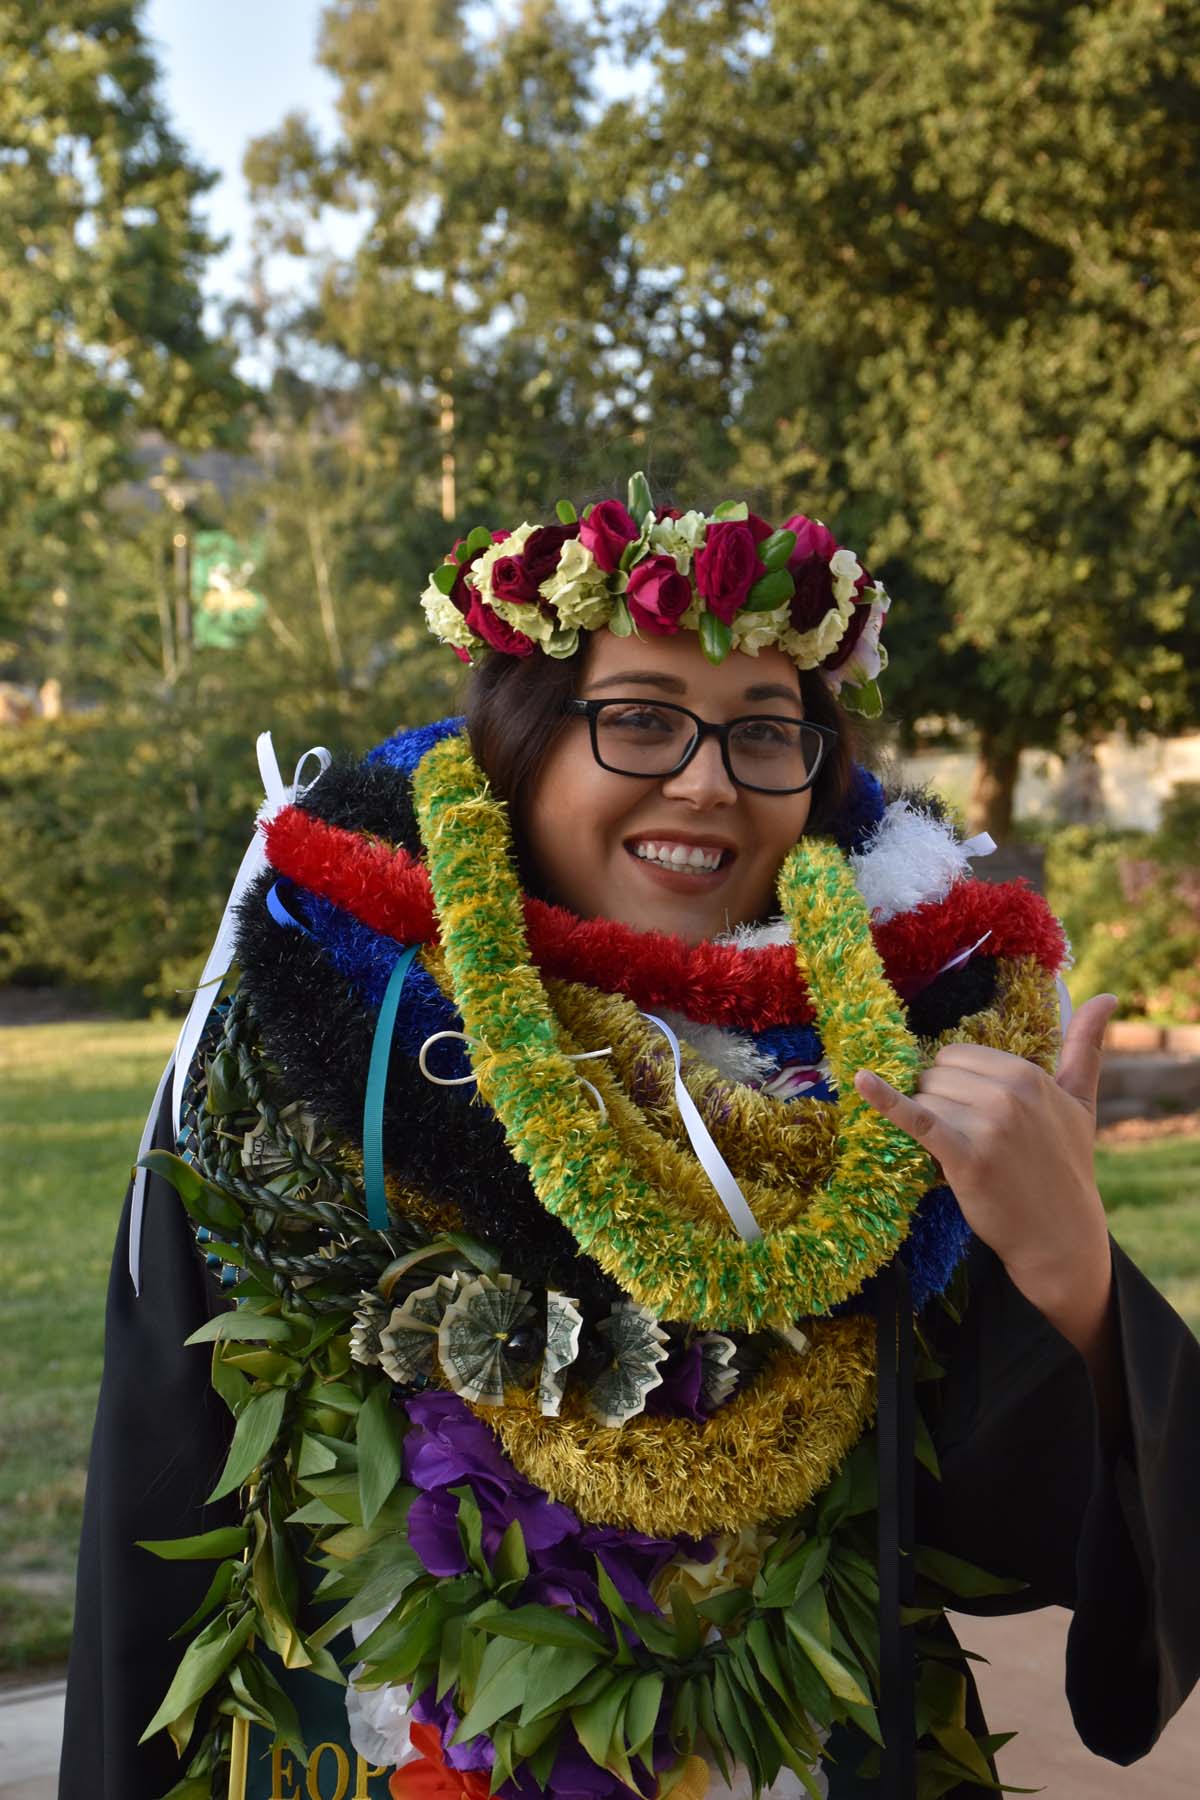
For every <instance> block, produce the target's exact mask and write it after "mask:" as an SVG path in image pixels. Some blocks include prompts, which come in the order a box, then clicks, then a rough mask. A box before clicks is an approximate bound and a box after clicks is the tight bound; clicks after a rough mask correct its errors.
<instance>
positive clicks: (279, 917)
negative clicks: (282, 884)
mask: <svg viewBox="0 0 1200 1800" xmlns="http://www.w3.org/2000/svg"><path fill="white" fill-rule="evenodd" d="M267 911H268V912H269V913H270V915H271V917H272V918H273V919H274V921H275V923H276V924H277V925H283V926H284V927H285V928H287V929H288V930H291V931H302V932H303V933H304V935H305V937H311V936H312V935H313V934H312V932H311V931H310V930H309V929H308V926H307V925H304V924H302V923H301V921H300V920H299V919H296V918H293V917H292V914H291V913H290V912H289V911H288V909H287V907H286V906H285V905H284V904H283V901H282V900H281V899H280V897H279V883H278V882H277V881H275V882H272V884H271V886H270V887H269V888H268V889H267Z"/></svg>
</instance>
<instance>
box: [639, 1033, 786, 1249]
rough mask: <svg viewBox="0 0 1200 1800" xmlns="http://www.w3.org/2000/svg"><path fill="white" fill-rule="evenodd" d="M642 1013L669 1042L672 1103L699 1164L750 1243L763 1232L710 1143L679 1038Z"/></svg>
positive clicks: (738, 1228)
mask: <svg viewBox="0 0 1200 1800" xmlns="http://www.w3.org/2000/svg"><path fill="white" fill-rule="evenodd" d="M642 1017H643V1019H645V1020H646V1021H647V1022H648V1023H649V1024H651V1025H656V1026H657V1027H658V1029H659V1030H660V1031H661V1032H662V1034H663V1036H664V1037H665V1038H666V1040H667V1042H668V1044H670V1046H671V1055H672V1056H673V1057H674V1059H675V1104H676V1106H678V1108H679V1116H680V1118H681V1119H682V1120H683V1124H684V1129H685V1130H686V1132H687V1134H688V1137H689V1138H690V1139H691V1143H692V1149H693V1150H694V1151H695V1152H696V1155H697V1157H698V1158H699V1160H700V1166H701V1167H702V1169H703V1170H704V1173H705V1174H706V1175H707V1176H708V1179H709V1180H710V1181H711V1182H712V1184H713V1187H714V1188H715V1189H716V1193H717V1198H718V1199H719V1200H720V1202H721V1205H722V1206H723V1207H724V1208H725V1211H726V1212H727V1213H728V1214H729V1217H730V1218H731V1219H732V1220H733V1224H734V1229H735V1230H736V1232H737V1234H738V1236H739V1237H742V1238H745V1239H746V1241H747V1243H753V1242H754V1240H755V1239H756V1238H760V1237H761V1236H762V1231H761V1230H760V1228H759V1224H758V1220H757V1219H756V1218H755V1217H754V1214H753V1213H752V1212H751V1211H750V1208H749V1207H748V1206H747V1204H746V1197H745V1195H744V1194H743V1193H742V1190H741V1188H740V1187H739V1186H738V1184H737V1181H736V1180H735V1179H734V1175H733V1171H732V1169H731V1168H730V1167H729V1164H728V1163H727V1162H726V1161H725V1158H724V1157H723V1156H722V1155H721V1152H720V1151H719V1150H718V1149H717V1146H716V1145H715V1144H714V1143H713V1141H712V1138H711V1137H710V1135H709V1130H708V1126H707V1125H706V1124H705V1123H704V1120H703V1119H702V1118H701V1117H700V1114H699V1112H698V1111H697V1108H696V1102H695V1101H694V1100H693V1099H692V1096H691V1095H690V1094H689V1093H688V1091H687V1088H686V1087H685V1086H684V1082H683V1071H682V1069H681V1067H680V1060H679V1039H678V1038H677V1037H676V1036H675V1033H674V1032H673V1031H672V1030H671V1027H670V1026H669V1025H668V1024H667V1023H666V1021H665V1020H664V1019H656V1018H655V1016H654V1014H653V1013H646V1012H644V1013H643V1014H642Z"/></svg>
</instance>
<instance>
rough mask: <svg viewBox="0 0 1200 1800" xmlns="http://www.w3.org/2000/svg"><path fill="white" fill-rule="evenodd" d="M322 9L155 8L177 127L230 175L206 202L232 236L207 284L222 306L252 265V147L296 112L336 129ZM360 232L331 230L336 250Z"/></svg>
mask: <svg viewBox="0 0 1200 1800" xmlns="http://www.w3.org/2000/svg"><path fill="white" fill-rule="evenodd" d="M321 12H322V0H149V4H148V5H147V7H146V10H145V14H144V17H145V22H146V30H147V33H148V35H149V36H150V38H151V39H152V40H153V42H154V45H155V50H156V54H157V57H158V63H159V67H160V70H161V73H162V93H163V97H164V99H165V101H166V106H167V112H168V114H169V117H170V119H171V122H172V125H173V127H174V129H175V131H176V132H177V133H178V135H179V136H180V137H181V138H182V139H183V140H184V142H185V143H186V144H187V145H188V146H189V148H190V149H191V150H192V152H193V153H194V154H195V155H196V156H197V158H198V159H199V160H200V161H201V162H202V163H204V164H205V165H206V166H207V167H209V168H213V169H217V170H219V171H220V175H221V180H220V182H219V183H218V184H217V186H216V187H214V188H213V189H212V190H211V191H210V192H209V193H208V195H207V196H206V197H205V203H204V206H205V211H206V212H207V216H208V222H209V225H210V227H211V228H212V230H213V231H214V232H215V234H216V235H217V236H220V237H225V236H228V237H229V238H230V240H231V241H230V245H229V248H228V249H227V250H226V251H225V253H224V255H223V256H221V257H220V258H218V259H214V261H213V263H212V264H211V265H210V268H209V273H208V276H207V280H206V282H205V286H206V289H207V291H208V293H209V294H210V296H211V297H212V298H213V299H214V300H220V299H224V298H228V297H231V296H232V295H233V294H234V293H235V292H236V291H237V287H238V276H239V273H240V272H241V271H242V270H243V269H244V268H245V266H246V263H247V261H248V256H249V247H250V241H251V230H252V217H251V212H250V205H249V201H248V199H247V195H246V184H245V182H244V181H243V179H242V171H241V164H242V154H243V152H244V150H245V147H246V144H247V142H248V141H249V140H250V139H251V138H252V137H258V136H260V135H261V134H262V133H264V132H266V131H270V130H272V129H273V128H274V127H275V126H276V125H277V124H278V123H279V121H280V120H281V119H282V118H283V116H284V114H285V113H287V112H292V111H297V110H300V111H304V112H307V113H308V114H309V115H310V116H311V117H312V118H313V119H314V120H315V121H316V123H317V125H318V128H319V129H321V130H322V131H323V133H330V132H332V130H333V127H334V121H335V113H334V99H335V93H336V87H335V83H334V82H333V80H332V79H331V77H330V76H328V75H327V74H326V73H325V71H324V70H323V69H320V68H318V66H317V63H316V45H317V30H318V26H319V23H320V17H321ZM339 223H340V224H341V227H342V230H341V232H340V233H338V234H337V236H335V235H334V234H335V232H336V231H337V226H338V224H339ZM353 233H354V227H353V224H352V223H351V222H350V221H348V220H345V221H334V222H333V223H331V225H330V227H329V228H328V236H329V241H330V242H333V243H334V244H335V245H336V247H337V248H348V247H349V244H350V242H351V241H352V239H353ZM339 237H340V239H341V241H340V242H339V241H338V238H339Z"/></svg>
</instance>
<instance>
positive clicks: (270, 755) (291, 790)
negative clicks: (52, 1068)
mask: <svg viewBox="0 0 1200 1800" xmlns="http://www.w3.org/2000/svg"><path fill="white" fill-rule="evenodd" d="M255 751H256V753H257V756H258V771H259V774H260V776H261V777H262V784H263V791H264V793H265V795H266V799H265V800H264V801H263V803H262V805H261V806H260V807H259V809H258V812H257V814H256V816H255V822H254V836H253V837H252V838H251V840H250V842H249V844H248V845H247V847H246V854H245V855H244V856H243V858H242V861H241V865H240V867H239V869H238V872H237V874H236V875H235V876H234V878H233V886H232V887H231V888H230V890H229V898H228V900H227V901H226V902H225V910H224V912H223V913H222V914H221V922H220V924H219V925H218V926H217V935H216V937H215V938H214V939H213V946H212V949H211V950H210V951H209V953H208V956H207V958H206V959H205V963H204V968H203V971H202V973H201V976H200V980H199V982H198V983H197V985H196V991H195V994H194V995H193V996H192V1004H191V1006H190V1007H189V1008H188V1012H187V1017H186V1018H185V1019H184V1021H183V1024H182V1025H181V1026H180V1028H179V1036H178V1038H177V1039H176V1041H175V1048H174V1050H173V1051H172V1053H171V1057H170V1060H169V1062H168V1063H167V1066H166V1068H165V1069H164V1070H163V1072H162V1075H161V1077H160V1079H159V1083H158V1087H157V1089H156V1090H155V1094H154V1100H153V1103H152V1105H151V1107H150V1113H149V1116H148V1117H147V1119H146V1124H145V1127H144V1129H143V1131H142V1141H141V1143H140V1144H139V1145H138V1161H139V1162H140V1161H141V1159H142V1157H143V1156H145V1154H146V1152H147V1151H148V1150H149V1148H150V1145H151V1142H152V1140H153V1137H154V1127H155V1122H156V1120H157V1118H158V1109H159V1107H160V1106H161V1105H162V1099H163V1095H164V1093H165V1092H166V1088H167V1083H168V1082H170V1083H171V1123H172V1126H173V1130H174V1137H175V1139H176V1140H177V1139H178V1137H179V1121H180V1118H181V1116H182V1113H183V1087H184V1083H185V1081H186V1080H187V1073H188V1070H189V1068H190V1067H191V1063H192V1057H193V1056H194V1055H195V1053H196V1046H197V1044H198V1043H199V1042H200V1039H201V1037H202V1036H203V1035H204V1027H205V1025H206V1024H207V1023H208V1015H209V1013H210V1012H211V1011H212V1009H213V1006H214V1004H215V1003H216V999H217V996H218V995H219V993H220V992H221V984H222V982H223V981H224V980H225V977H226V975H228V973H229V967H230V964H231V963H232V961H233V945H234V939H235V937H236V935H237V909H238V906H239V905H240V903H241V900H242V897H243V895H244V894H245V892H246V890H247V888H248V887H249V886H250V884H251V882H252V881H254V879H255V878H256V876H258V875H260V874H261V873H262V871H263V870H264V869H265V868H266V866H267V848H266V840H265V837H264V835H263V834H264V829H265V827H266V826H267V825H268V824H269V823H270V821H271V820H272V819H273V818H274V817H275V815H276V813H278V812H281V811H282V809H283V808H284V807H285V806H290V805H291V804H292V802H293V801H295V800H299V799H301V798H302V797H303V796H304V795H305V794H307V793H308V791H309V789H310V788H312V787H315V786H316V784H317V782H318V781H319V780H320V779H321V776H322V775H323V774H324V773H325V771H326V769H327V768H328V767H329V765H330V763H331V762H332V761H333V758H332V757H331V755H330V754H329V751H328V750H326V748H325V746H324V745H323V744H316V745H314V746H313V748H312V749H311V750H306V751H305V752H304V755H303V756H302V757H301V758H300V760H299V762H298V763H297V764H296V769H295V773H294V774H293V776H292V783H291V786H290V787H285V785H284V781H283V777H282V775H281V774H280V772H279V762H278V759H277V758H276V755H275V746H274V744H273V743H272V741H271V734H270V732H269V731H261V732H259V734H258V740H257V742H256V744H255ZM310 756H315V757H316V759H317V762H318V764H319V767H318V769H317V773H316V774H315V775H314V776H313V778H312V780H311V781H307V782H305V781H303V780H302V779H301V776H302V773H303V770H304V765H305V763H306V762H307V761H308V759H309V757H310ZM148 1174H149V1171H148V1170H146V1169H142V1168H138V1169H136V1170H135V1171H134V1177H133V1196H132V1201H131V1205H130V1213H129V1278H130V1280H131V1281H132V1282H133V1291H134V1293H135V1294H140V1293H141V1291H142V1272H141V1265H142V1219H143V1215H144V1213H145V1208H146V1181H147V1177H148Z"/></svg>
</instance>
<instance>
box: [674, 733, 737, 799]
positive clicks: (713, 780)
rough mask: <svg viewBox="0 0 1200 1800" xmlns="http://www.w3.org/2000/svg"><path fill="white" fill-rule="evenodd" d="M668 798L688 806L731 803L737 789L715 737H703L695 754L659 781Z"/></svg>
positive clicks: (735, 797)
mask: <svg viewBox="0 0 1200 1800" xmlns="http://www.w3.org/2000/svg"><path fill="white" fill-rule="evenodd" d="M662 791H663V794H664V795H665V797H666V798H667V799H668V800H682V801H684V802H686V804H687V805H689V806H731V805H733V803H734V802H735V801H736V800H737V797H738V791H737V788H736V786H735V785H734V783H733V782H732V781H731V780H730V778H729V771H728V770H727V769H726V767H725V763H724V760H723V758H722V756H721V746H720V744H719V743H718V742H717V740H716V738H711V737H710V738H705V739H704V741H703V743H702V744H701V745H700V746H699V748H698V749H697V751H696V754H695V756H693V758H692V760H691V762H689V763H688V764H687V766H686V768H683V769H681V770H680V771H679V773H678V775H671V776H669V777H668V779H667V780H666V781H664V782H663V784H662Z"/></svg>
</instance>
